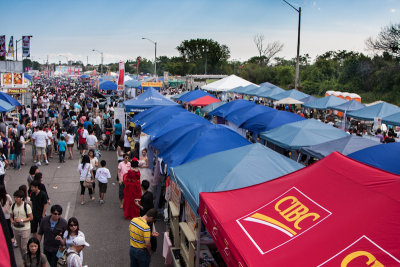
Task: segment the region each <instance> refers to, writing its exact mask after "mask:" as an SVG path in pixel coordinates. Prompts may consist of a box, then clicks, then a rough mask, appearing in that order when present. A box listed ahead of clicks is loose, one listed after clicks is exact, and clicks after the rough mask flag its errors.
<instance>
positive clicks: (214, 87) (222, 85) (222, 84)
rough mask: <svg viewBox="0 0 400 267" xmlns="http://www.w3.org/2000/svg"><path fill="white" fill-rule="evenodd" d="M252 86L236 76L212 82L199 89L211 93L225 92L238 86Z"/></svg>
mask: <svg viewBox="0 0 400 267" xmlns="http://www.w3.org/2000/svg"><path fill="white" fill-rule="evenodd" d="M250 84H253V83H251V82H249V81H246V80H245V79H242V78H240V77H238V76H236V75H233V74H232V75H230V76H228V77H225V78H223V79H221V80H218V81H216V82H212V83H210V84H207V85H203V86H202V87H201V89H203V90H206V91H213V92H226V91H229V90H231V89H233V88H235V87H238V86H247V85H250Z"/></svg>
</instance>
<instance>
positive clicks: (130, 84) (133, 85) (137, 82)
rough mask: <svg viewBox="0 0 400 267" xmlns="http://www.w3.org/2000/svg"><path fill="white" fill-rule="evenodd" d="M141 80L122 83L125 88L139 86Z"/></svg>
mask: <svg viewBox="0 0 400 267" xmlns="http://www.w3.org/2000/svg"><path fill="white" fill-rule="evenodd" d="M141 84H142V83H141V82H140V81H136V80H129V81H126V82H125V83H124V85H125V87H126V88H141Z"/></svg>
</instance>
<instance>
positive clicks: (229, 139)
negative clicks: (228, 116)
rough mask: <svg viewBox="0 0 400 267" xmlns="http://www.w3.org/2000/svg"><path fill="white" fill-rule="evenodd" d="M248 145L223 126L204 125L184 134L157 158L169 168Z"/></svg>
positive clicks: (244, 140)
mask: <svg viewBox="0 0 400 267" xmlns="http://www.w3.org/2000/svg"><path fill="white" fill-rule="evenodd" d="M248 144H250V142H249V141H247V140H246V139H245V138H243V137H242V136H241V135H239V134H238V133H236V132H235V131H233V130H231V129H229V128H228V127H226V126H223V125H214V124H211V125H206V126H204V125H203V126H201V127H199V128H196V129H195V130H193V131H190V132H188V133H186V134H185V135H184V136H182V137H181V138H180V139H179V140H177V142H175V143H174V144H173V145H172V146H170V147H169V148H168V150H167V151H165V152H162V153H161V154H160V155H159V157H160V158H162V159H163V161H165V162H166V163H167V165H168V166H169V167H175V166H178V165H181V164H183V163H185V162H189V161H192V160H194V159H197V158H200V157H204V156H206V155H209V154H211V153H216V152H220V151H224V150H228V149H232V148H236V147H240V146H245V145H248Z"/></svg>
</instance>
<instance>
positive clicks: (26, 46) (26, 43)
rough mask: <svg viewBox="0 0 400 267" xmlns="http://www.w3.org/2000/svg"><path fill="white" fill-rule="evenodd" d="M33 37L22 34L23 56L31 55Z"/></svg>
mask: <svg viewBox="0 0 400 267" xmlns="http://www.w3.org/2000/svg"><path fill="white" fill-rule="evenodd" d="M30 47H31V37H30V36H22V57H30V56H31V48H30Z"/></svg>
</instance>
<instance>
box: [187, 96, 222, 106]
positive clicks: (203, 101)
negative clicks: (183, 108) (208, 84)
mask: <svg viewBox="0 0 400 267" xmlns="http://www.w3.org/2000/svg"><path fill="white" fill-rule="evenodd" d="M217 102H221V100H219V99H218V98H215V97H212V96H209V95H206V96H203V97H200V98H197V99H195V100H192V101H190V102H189V105H191V106H192V107H197V106H198V107H204V106H208V105H210V104H212V103H217Z"/></svg>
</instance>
